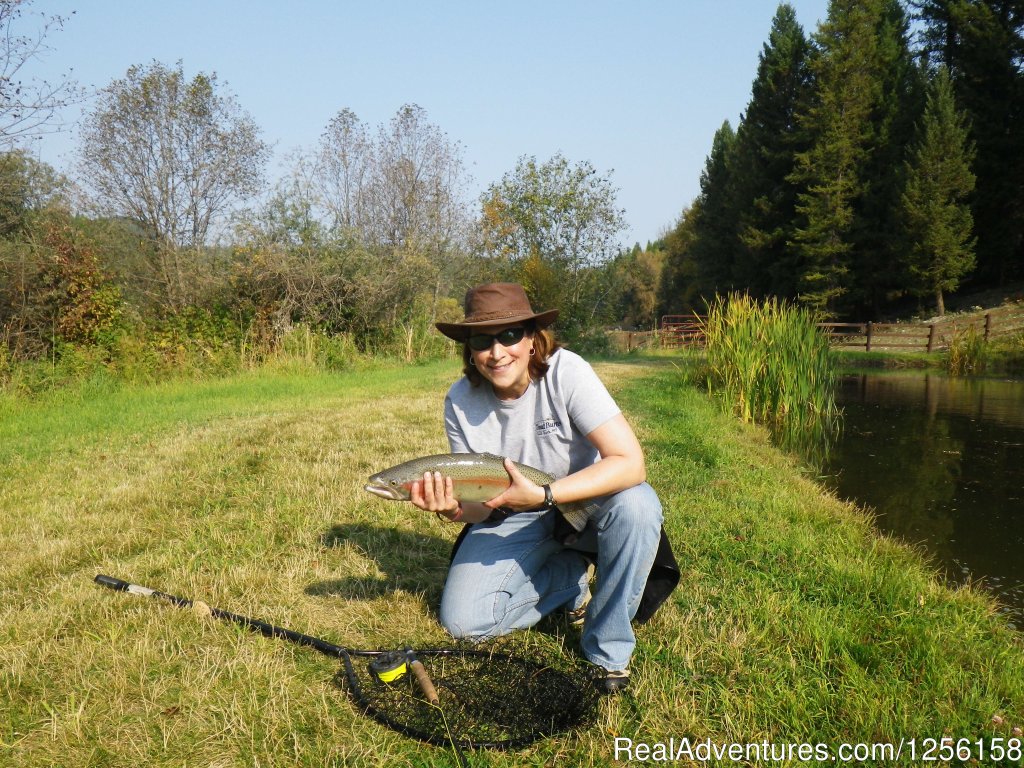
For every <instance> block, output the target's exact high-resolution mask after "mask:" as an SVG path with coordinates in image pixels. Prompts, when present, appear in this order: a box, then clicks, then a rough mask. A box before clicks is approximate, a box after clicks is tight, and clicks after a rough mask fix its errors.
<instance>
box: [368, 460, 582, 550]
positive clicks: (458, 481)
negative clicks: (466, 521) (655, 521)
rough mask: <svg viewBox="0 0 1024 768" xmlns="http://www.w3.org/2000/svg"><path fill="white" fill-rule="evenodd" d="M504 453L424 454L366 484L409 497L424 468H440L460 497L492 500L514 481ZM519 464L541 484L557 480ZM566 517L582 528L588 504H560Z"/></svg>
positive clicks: (388, 496)
mask: <svg viewBox="0 0 1024 768" xmlns="http://www.w3.org/2000/svg"><path fill="white" fill-rule="evenodd" d="M503 461H504V459H502V457H501V456H495V455H494V454H492V453H440V454H437V455H436V456H422V457H420V458H418V459H413V460H412V461H407V462H405V463H404V464H399V465H398V466H395V467H391V468H390V469H385V470H384V471H383V472H378V473H377V474H375V475H373V476H372V477H370V481H369V482H368V483H367V484H366V485H365V486H363V487H364V488H365V489H366V490H368V491H369V492H370V493H373V494H376V495H377V496H380V497H381V498H383V499H391V500H392V501H409V493H410V491H411V489H412V484H413V481H415V480H422V479H423V473H424V472H440V473H441V474H442V475H446V476H447V477H450V478H451V479H452V485H453V494H454V496H455V498H456V499H458V500H459V501H490V500H491V499H493V498H494V497H495V496H497V495H498V494H500V493H501V492H502V491H504V490H505V489H506V488H508V487H509V485H510V484H511V483H510V481H509V479H508V472H506V471H505V467H504V466H503V464H502V462H503ZM515 465H516V467H517V468H518V469H519V471H520V472H522V473H523V475H524V476H525V477H526V478H527V479H528V480H531V481H533V482H534V483H536V484H537V485H547V484H548V483H551V482H552V481H554V479H555V478H553V477H552V476H551V475H549V474H547V473H546V472H541V471H540V470H539V469H535V468H534V467H528V466H526V465H525V464H519V463H518V462H515ZM558 509H559V511H560V512H561V513H562V517H564V518H565V519H566V521H567V522H568V523H569V524H570V525H571V526H572V527H573V528H575V529H576V530H577V531H582V530H583V528H584V526H585V525H586V524H587V517H588V516H589V513H588V510H587V506H586V505H585V504H582V503H579V502H574V503H571V504H559V505H558Z"/></svg>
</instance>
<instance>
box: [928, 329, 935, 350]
mask: <svg viewBox="0 0 1024 768" xmlns="http://www.w3.org/2000/svg"><path fill="white" fill-rule="evenodd" d="M933 349H935V323H928V351H929V352H931V351H932V350H933Z"/></svg>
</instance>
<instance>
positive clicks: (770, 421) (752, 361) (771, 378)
mask: <svg viewBox="0 0 1024 768" xmlns="http://www.w3.org/2000/svg"><path fill="white" fill-rule="evenodd" d="M818 321H819V318H818V317H817V316H816V315H815V314H814V313H813V312H811V311H810V310H808V309H805V308H801V307H795V306H792V305H790V304H787V303H785V302H782V301H778V300H777V299H774V298H772V299H768V300H766V301H764V302H757V301H755V300H754V299H752V298H751V297H750V296H748V295H746V294H738V293H736V294H731V295H729V296H728V297H721V296H719V297H717V298H716V299H715V301H714V302H713V303H712V304H710V305H709V307H708V312H707V318H706V319H705V320H704V333H705V337H706V345H707V346H706V351H707V365H708V375H707V382H708V388H709V389H710V390H711V391H713V392H719V393H721V394H722V395H723V397H724V400H725V402H726V404H727V405H728V407H730V408H731V409H732V410H733V412H734V413H735V414H736V415H737V416H739V417H740V418H741V419H742V420H743V421H745V422H756V423H759V424H764V425H766V426H768V427H769V428H770V430H771V431H772V434H773V435H774V436H775V438H776V439H777V440H778V441H780V442H781V444H783V445H785V446H786V447H791V448H797V449H801V448H804V449H805V448H806V446H807V443H808V440H807V438H808V436H812V437H813V438H815V439H814V440H812V441H811V443H812V444H820V441H821V439H825V438H827V437H828V436H829V435H834V433H835V431H836V430H837V429H838V424H839V410H838V408H837V406H836V403H835V383H836V366H835V363H834V361H833V359H832V356H831V354H830V352H829V346H828V339H827V338H826V337H825V336H824V334H822V333H821V332H820V331H819V330H818V328H817V323H818ZM805 452H806V451H805Z"/></svg>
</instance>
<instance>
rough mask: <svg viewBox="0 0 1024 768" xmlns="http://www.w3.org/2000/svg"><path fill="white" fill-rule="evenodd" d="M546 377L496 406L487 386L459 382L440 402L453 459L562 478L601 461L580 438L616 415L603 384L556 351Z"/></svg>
mask: <svg viewBox="0 0 1024 768" xmlns="http://www.w3.org/2000/svg"><path fill="white" fill-rule="evenodd" d="M548 365H549V368H548V372H547V374H546V375H545V376H544V378H542V379H541V380H540V381H531V382H530V385H529V386H528V387H527V389H526V392H525V393H523V395H522V396H521V397H519V398H518V399H516V400H508V401H505V400H500V399H498V397H497V396H496V395H495V394H494V390H493V389H492V388H491V384H490V382H488V381H486V380H484V381H482V382H481V383H480V386H478V387H474V386H473V385H472V384H471V383H470V382H469V379H467V378H466V377H463V378H461V379H459V380H458V381H457V382H455V383H454V384H453V385H452V387H451V389H449V390H448V395H447V397H445V401H444V421H445V431H446V432H447V433H448V443H449V445H450V446H451V450H452V452H453V453H493V454H495V455H497V456H508V457H509V458H510V459H512V460H513V461H518V462H519V463H521V464H526V465H527V466H531V467H535V468H537V469H540V470H542V471H544V472H547V473H548V474H549V475H551V476H552V477H555V478H559V477H565V476H566V475H570V474H572V473H573V472H576V471H578V470H580V469H582V468H583V467H586V466H588V465H590V464H593V463H594V462H596V461H597V460H598V459H600V458H601V455H600V453H598V451H597V449H596V448H595V447H594V446H593V445H592V444H591V443H590V441H589V440H587V438H586V436H587V435H589V434H590V433H591V432H593V431H594V430H595V429H597V428H598V427H599V426H601V425H602V424H604V423H605V422H606V421H608V419H610V418H612V417H613V416H615V415H617V414H618V413H619V407H618V406H617V405H616V404H615V401H614V400H613V399H612V396H611V395H610V394H608V390H607V389H605V386H604V384H602V383H601V380H600V379H599V378H598V377H597V374H596V373H594V369H593V368H591V367H590V364H589V363H587V362H586V361H585V360H584V359H583V358H582V357H580V356H579V355H577V354H575V353H573V352H570V351H568V350H566V349H558V350H556V351H555V353H554V354H553V355H551V357H549V358H548Z"/></svg>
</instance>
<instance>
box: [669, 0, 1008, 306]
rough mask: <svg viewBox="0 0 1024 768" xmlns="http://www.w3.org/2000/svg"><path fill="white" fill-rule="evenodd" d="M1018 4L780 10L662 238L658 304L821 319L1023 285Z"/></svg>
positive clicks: (862, 0)
mask: <svg viewBox="0 0 1024 768" xmlns="http://www.w3.org/2000/svg"><path fill="white" fill-rule="evenodd" d="M1022 66H1024V0H911V1H910V2H909V3H900V2H898V0H832V2H831V3H830V5H829V12H828V17H827V19H826V20H825V21H824V22H823V23H822V24H820V25H819V27H818V29H817V30H816V31H815V32H814V33H813V34H812V35H810V36H808V35H807V34H805V32H804V30H803V28H802V27H801V26H800V24H799V23H798V22H797V19H796V14H795V12H794V10H793V8H792V7H791V6H789V5H787V4H785V3H784V4H782V5H780V6H779V7H778V10H777V12H776V14H775V17H774V19H773V22H772V27H771V30H770V33H769V35H768V39H767V42H765V44H764V46H763V49H762V51H761V54H760V57H759V65H758V69H757V73H756V76H755V78H754V81H753V86H752V88H751V96H750V101H749V103H748V105H747V108H746V110H745V111H744V113H743V115H742V116H741V118H740V121H739V124H738V125H737V126H735V127H734V126H732V125H730V123H729V122H725V123H724V124H723V125H722V127H721V128H720V129H719V130H718V131H717V133H716V134H715V136H714V140H713V142H712V146H711V150H710V153H709V154H708V156H707V160H706V163H705V167H704V172H703V173H702V175H701V179H700V193H699V195H698V196H697V199H696V200H695V201H694V202H693V204H692V205H691V206H690V207H689V208H687V209H686V211H684V213H683V214H682V216H681V217H680V219H679V221H678V223H677V224H676V226H675V227H674V229H673V230H672V231H671V232H670V233H669V234H668V236H667V237H666V238H665V254H664V264H665V266H664V273H663V275H662V279H661V288H660V290H661V306H662V310H663V311H665V312H683V311H690V310H696V311H700V310H701V309H702V308H703V305H704V301H706V300H707V299H709V298H710V297H712V296H714V295H715V294H721V293H725V292H729V291H745V292H748V293H749V294H751V295H752V296H755V297H759V298H760V297H767V296H776V297H779V298H783V299H787V300H791V301H795V302H798V303H800V304H803V305H806V306H809V307H812V308H814V309H816V310H819V311H820V312H822V313H823V314H824V315H826V316H830V317H834V318H855V319H871V318H878V317H879V316H882V315H884V314H886V313H891V312H894V311H897V310H899V309H903V308H908V307H913V308H918V309H923V310H924V311H935V312H938V313H940V314H941V313H942V312H943V311H944V296H948V294H950V293H952V292H955V291H957V290H962V289H965V288H970V289H972V290H976V289H979V288H989V287H997V286H1003V285H1006V284H1008V283H1011V282H1013V281H1019V280H1021V279H1024V68H1022Z"/></svg>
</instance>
